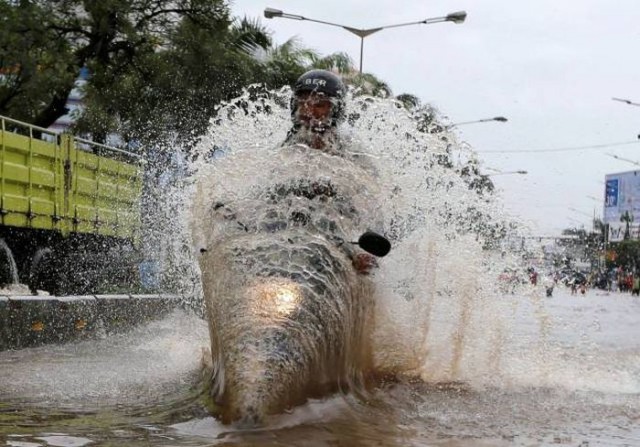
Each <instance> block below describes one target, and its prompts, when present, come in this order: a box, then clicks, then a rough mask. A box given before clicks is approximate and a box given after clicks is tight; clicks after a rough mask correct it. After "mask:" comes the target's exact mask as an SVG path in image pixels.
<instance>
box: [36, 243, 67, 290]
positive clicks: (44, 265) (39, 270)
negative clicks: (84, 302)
mask: <svg viewBox="0 0 640 447" xmlns="http://www.w3.org/2000/svg"><path fill="white" fill-rule="evenodd" d="M59 274H60V273H59V271H58V269H57V268H56V259H55V255H54V253H53V250H51V249H50V248H49V247H41V248H38V249H37V250H36V252H35V254H34V255H33V259H32V261H31V269H30V270H29V284H28V285H29V289H30V290H31V293H33V294H34V295H35V294H37V293H38V290H44V291H46V292H49V293H50V294H52V295H56V294H57V293H58V289H59V284H60V278H59Z"/></svg>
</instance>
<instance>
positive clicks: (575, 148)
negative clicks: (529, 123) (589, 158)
mask: <svg viewBox="0 0 640 447" xmlns="http://www.w3.org/2000/svg"><path fill="white" fill-rule="evenodd" d="M630 144H640V141H626V142H622V143H607V144H594V145H591V146H572V147H559V148H555V149H521V150H510V149H507V150H488V151H477V152H478V153H479V154H487V153H493V154H518V153H528V152H536V153H537V152H570V151H586V150H589V149H604V148H608V147H615V146H628V145H630Z"/></svg>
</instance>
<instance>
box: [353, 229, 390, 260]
mask: <svg viewBox="0 0 640 447" xmlns="http://www.w3.org/2000/svg"><path fill="white" fill-rule="evenodd" d="M352 244H358V246H359V247H360V248H362V249H363V250H364V251H366V252H367V253H371V254H372V255H374V256H377V257H379V258H382V257H383V256H386V255H387V254H389V251H391V242H389V239H387V238H386V237H384V236H383V235H381V234H378V233H374V232H373V231H367V232H365V233H363V234H362V236H360V238H359V239H358V242H352Z"/></svg>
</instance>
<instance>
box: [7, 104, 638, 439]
mask: <svg viewBox="0 0 640 447" xmlns="http://www.w3.org/2000/svg"><path fill="white" fill-rule="evenodd" d="M280 93H282V92H280ZM280 93H278V94H280ZM282 95H284V96H283V97H282V98H278V97H274V96H273V95H272V96H269V95H267V96H264V97H261V98H258V100H256V101H254V100H253V99H251V98H250V97H249V96H247V97H245V98H243V99H242V100H241V101H239V103H238V104H239V106H238V107H236V106H234V105H233V104H229V105H226V106H224V107H223V108H222V109H220V110H219V113H218V115H217V117H218V118H217V120H216V122H214V123H212V126H211V129H210V132H209V133H208V135H207V136H206V137H205V138H203V139H202V141H201V143H200V144H199V145H198V147H197V148H196V149H194V151H195V152H194V153H195V155H199V158H198V157H195V159H196V161H197V162H198V163H199V162H202V163H213V168H214V169H215V168H216V166H217V167H220V166H224V165H225V163H219V160H220V157H226V160H227V164H229V165H231V166H232V168H233V169H230V170H229V171H225V172H222V173H221V175H218V176H211V178H212V181H218V180H219V181H220V182H221V183H222V184H221V185H219V186H221V189H222V190H227V191H229V192H236V193H237V192H241V191H242V188H241V187H242V186H243V185H244V183H249V184H254V183H256V186H265V187H267V186H268V185H269V182H270V181H272V180H273V178H272V177H273V175H272V171H271V170H267V169H263V168H264V166H265V165H261V164H260V163H261V160H263V159H264V158H268V157H269V155H270V153H272V152H269V151H271V150H272V149H273V148H275V147H276V146H277V145H279V144H281V143H282V141H284V138H285V136H286V133H287V130H288V126H289V117H290V111H289V110H288V108H287V107H286V104H288V103H289V101H288V96H287V94H286V92H284V93H282ZM276 96H277V95H276ZM352 99H353V101H352V102H351V104H350V107H351V109H350V110H355V112H356V113H355V114H354V116H353V120H351V118H350V120H349V122H348V123H347V124H345V127H348V129H347V130H348V131H350V132H353V134H354V135H356V136H357V140H358V144H357V145H354V147H356V148H357V154H358V156H359V157H360V158H361V159H362V160H366V161H367V164H370V165H371V167H372V168H374V169H373V170H374V171H377V174H378V175H377V176H376V182H375V183H376V185H375V186H376V189H377V192H376V194H375V196H371V198H372V199H374V200H373V203H374V204H375V206H374V207H366V206H365V207H363V210H365V211H367V214H366V215H369V216H370V222H363V223H362V228H361V227H358V228H357V230H358V231H360V232H361V231H365V230H366V228H365V225H366V224H368V223H372V222H373V221H374V220H379V221H380V222H381V227H382V228H385V229H388V231H389V234H387V235H388V236H390V238H391V239H392V241H393V250H392V251H391V253H390V254H389V255H388V256H386V257H385V258H384V259H383V260H382V261H381V262H380V266H379V268H378V269H376V271H375V274H374V275H373V276H372V277H371V279H372V281H373V282H374V283H375V300H373V302H374V303H375V305H373V307H374V309H372V311H373V312H374V320H373V321H374V322H375V324H373V325H372V326H373V327H372V331H371V334H370V335H371V345H372V352H373V356H374V358H373V363H374V365H375V367H380V370H383V371H389V370H393V371H396V372H398V371H399V372H401V373H402V374H401V376H397V377H396V380H389V381H388V382H386V383H380V384H379V386H378V387H376V388H374V389H371V390H369V391H368V392H367V393H365V394H359V395H358V396H355V395H346V396H345V395H333V396H327V397H326V398H325V399H323V400H314V401H309V402H307V403H306V404H305V405H302V406H299V407H296V408H295V409H293V410H292V411H290V412H287V413H284V414H280V415H277V416H271V417H268V418H267V419H266V421H265V423H264V424H263V425H262V426H261V428H259V429H254V430H241V429H239V428H237V427H234V426H225V425H222V424H221V423H220V422H218V421H217V420H216V419H215V418H213V417H212V416H210V413H209V411H208V410H207V407H206V406H205V405H206V399H205V398H204V396H203V392H202V390H203V389H204V388H205V381H204V380H203V371H204V366H203V364H204V363H205V360H206V358H207V356H208V357H209V359H210V358H211V354H210V353H208V349H209V336H208V333H209V332H208V328H207V323H206V322H205V321H203V320H201V319H200V318H198V317H197V316H195V315H193V314H191V313H189V312H187V311H176V312H175V313H174V314H172V315H170V316H168V317H167V318H165V319H163V320H161V321H156V322H152V323H150V324H148V325H146V326H140V327H138V328H136V329H134V330H133V331H132V332H129V333H126V334H121V335H118V336H110V337H107V338H103V339H97V340H89V341H83V342H79V343H73V344H68V345H63V346H44V347H39V348H33V349H25V350H20V351H5V352H1V353H0V440H1V441H4V442H5V444H6V445H10V446H14V447H36V446H63V447H70V446H88V445H107V446H109V445H118V446H122V445H126V446H135V445H141V446H142V445H160V446H210V445H245V446H248V445H272V446H289V445H293V446H295V445H299V446H314V445H316V446H358V445H360V446H412V445H413V446H447V447H470V446H474V447H475V446H551V445H571V446H587V445H588V446H596V445H598V446H599V445H601V446H624V445H627V446H633V445H640V325H638V324H637V315H638V314H639V313H640V299H638V298H632V297H630V296H628V295H622V294H615V293H614V294H604V293H602V292H596V291H589V292H588V293H587V295H585V296H581V295H578V296H571V295H570V294H569V293H568V292H567V291H566V290H564V289H563V288H559V289H558V290H557V291H556V292H555V293H554V296H553V297H552V298H546V297H545V296H544V290H543V288H542V287H538V288H533V287H529V286H527V285H520V286H517V287H515V289H514V291H513V292H514V293H508V291H500V287H498V286H497V284H499V282H498V277H499V276H500V274H501V273H503V272H504V271H506V270H507V269H508V268H512V269H514V268H515V269H516V270H520V269H522V260H523V257H522V253H520V252H518V251H517V250H514V249H513V247H512V246H510V243H512V242H514V241H515V242H517V243H518V245H520V244H519V242H520V241H521V239H519V237H520V236H519V234H518V231H520V230H519V229H518V228H519V226H518V225H515V224H514V222H513V220H512V219H510V218H508V216H505V215H504V213H502V212H501V207H500V204H499V195H498V194H495V195H487V194H486V191H483V190H482V188H480V189H478V188H475V187H473V185H474V184H476V183H474V181H475V180H478V179H474V178H473V176H468V175H467V176H463V175H462V172H463V171H464V170H465V169H466V168H469V169H466V171H464V172H467V171H469V172H474V171H473V169H471V168H474V169H475V168H478V165H477V161H474V160H475V158H474V154H473V151H471V150H470V148H468V147H467V146H466V145H464V144H461V143H459V142H457V140H456V138H455V135H452V134H449V133H447V132H439V133H438V132H435V133H431V132H418V131H417V130H416V121H415V119H414V118H412V117H411V116H409V115H408V113H407V111H406V110H405V109H404V108H403V107H401V106H398V104H397V103H395V102H393V101H391V100H384V99H379V98H368V97H358V98H352ZM234 107H235V109H234ZM220 153H222V155H219V154H220ZM243 154H244V155H250V156H245V157H244V158H243V157H242V155H243ZM198 160H199V161H198ZM216 163H218V164H217V165H216ZM283 165H284V168H283V169H285V168H286V167H287V166H288V165H286V164H283ZM335 165H336V166H337V167H339V168H340V169H342V168H343V167H344V166H343V165H346V164H345V163H336V164H335ZM159 168H160V169H166V167H163V166H160V167H159ZM201 168H202V167H201V166H198V165H197V163H195V164H193V165H190V166H189V171H190V172H191V171H193V172H197V171H198V170H199V169H201ZM278 169H280V168H278ZM476 170H477V169H476ZM203 172H204V171H203ZM353 172H354V173H355V171H353ZM285 174H286V172H285ZM233 179H236V180H238V181H239V183H238V184H234V183H233V182H232V181H231V180H233ZM356 180H357V179H356ZM175 181H176V184H175V185H174V186H175V187H174V186H171V185H169V186H167V187H166V188H165V189H159V190H158V195H159V196H160V197H161V198H162V201H160V202H158V203H159V205H158V206H157V207H156V208H157V210H158V213H157V216H151V217H153V219H150V220H151V221H153V222H154V225H155V226H154V227H153V229H154V231H157V234H155V235H154V237H155V238H156V239H154V240H151V241H147V245H149V247H151V248H154V249H156V250H157V251H158V252H157V253H155V254H154V256H153V258H154V259H156V258H160V259H162V260H163V261H164V262H165V264H164V271H165V272H166V275H167V276H169V277H171V278H172V279H173V280H174V281H176V283H175V286H176V287H179V288H180V287H184V288H183V289H182V291H183V296H186V295H188V292H189V288H191V289H190V290H191V292H192V293H191V296H193V297H194V300H193V302H191V304H192V305H193V307H194V308H197V307H198V306H199V305H201V304H202V299H201V298H202V293H201V292H202V291H201V290H199V289H198V288H199V286H200V285H202V284H203V281H202V280H201V279H202V278H205V279H206V275H204V276H201V275H200V274H201V273H202V272H199V271H198V269H197V267H196V266H197V263H196V262H195V257H196V256H197V253H198V250H197V248H198V247H215V244H209V243H207V239H206V238H205V239H204V240H198V239H190V237H189V234H190V232H189V230H188V228H189V227H190V226H191V225H193V223H194V222H193V218H192V216H190V212H189V207H190V203H191V200H192V199H193V195H194V189H193V188H192V187H191V186H192V185H190V184H189V183H188V181H186V182H184V183H181V180H175ZM225 182H226V183H225ZM169 183H170V182H169ZM332 183H334V184H339V183H338V182H332ZM349 184H351V182H349ZM353 185H354V186H357V183H353ZM358 191H360V188H358ZM190 195H191V196H190ZM354 195H355V194H354ZM196 198H200V199H203V200H205V201H206V200H209V201H211V200H212V199H214V198H215V199H216V200H217V199H218V197H214V198H212V197H211V196H209V195H207V194H201V195H200V196H198V195H196ZM453 198H455V200H454V199H453ZM221 200H222V202H224V201H225V198H224V197H222V198H221ZM209 204H211V203H209ZM196 208H197V207H196ZM359 211H362V210H359ZM256 214H257V213H256ZM207 222H208V221H206V216H205V217H204V219H201V221H200V224H205V227H206V223H207ZM195 223H196V224H197V223H198V221H196V222H195ZM207 228H208V227H207ZM516 229H518V230H517V231H516ZM354 231H355V230H354ZM248 234H249V235H251V234H252V233H251V232H248ZM357 235H358V234H357V233H355V234H351V235H347V236H350V237H354V239H351V240H355V239H357ZM209 242H211V241H209ZM201 243H203V244H204V245H196V246H195V247H193V245H194V244H201ZM194 248H195V250H194ZM204 273H206V271H205V272H204ZM226 341H227V342H229V343H230V344H233V340H232V339H230V340H226ZM245 366H246V365H245ZM259 374H260V371H259V370H258V371H255V375H256V376H258V375H259Z"/></svg>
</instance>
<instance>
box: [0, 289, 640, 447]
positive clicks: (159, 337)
mask: <svg viewBox="0 0 640 447" xmlns="http://www.w3.org/2000/svg"><path fill="white" fill-rule="evenodd" d="M496 299H509V300H513V302H514V303H515V304H514V307H513V313H512V315H511V318H512V319H513V321H514V323H515V324H514V325H513V328H514V329H513V331H512V333H511V334H510V335H509V336H508V337H504V338H503V339H502V343H503V348H504V349H501V356H500V360H499V361H497V362H495V363H494V365H496V366H495V368H496V369H495V370H494V371H493V375H494V376H495V377H496V378H498V380H494V381H491V380H489V378H487V377H486V373H485V372H484V371H480V370H478V371H477V375H478V376H482V377H474V372H473V371H466V372H465V374H464V375H465V376H466V377H465V378H464V379H461V380H458V381H448V382H424V381H420V380H414V381H411V382H405V383H387V384H383V385H381V387H380V388H379V389H377V390H373V391H372V392H371V394H370V395H369V396H367V397H366V399H364V400H363V399H357V398H355V397H353V396H333V397H331V398H329V399H326V400H324V401H312V402H309V403H308V404H306V405H305V406H302V407H299V408H297V409H296V410H295V411H293V412H292V413H290V414H284V415H281V416H277V417H272V418H271V419H270V420H269V421H268V423H267V425H266V427H264V428H262V429H259V430H253V431H242V430H236V429H234V428H232V427H228V426H223V425H221V424H220V423H218V422H217V421H216V420H215V419H214V418H212V417H210V416H209V415H208V413H207V411H206V409H205V407H204V405H203V403H202V399H201V398H200V389H201V387H200V383H201V378H200V372H201V360H200V359H201V358H202V349H203V348H206V347H207V346H208V339H207V328H206V324H205V323H204V322H203V321H201V320H199V319H198V318H197V317H195V316H192V315H190V314H187V313H184V312H176V313H175V314H173V315H171V316H170V317H168V318H166V319H165V320H162V321H159V322H154V323H151V324H150V325H148V326H146V327H141V328H138V329H136V330H135V331H134V332H131V333H129V334H125V335H122V336H117V337H109V338H105V339H102V340H93V341H86V342H81V343H76V344H69V345H64V346H48V347H39V348H35V349H25V350H21V351H13V352H12V351H7V352H2V353H0V441H1V442H3V443H4V444H3V445H9V446H24V447H31V446H34V447H35V446H67V447H69V446H85V445H87V446H88V445H127V446H130V445H161V446H208V445H274V446H275V445H277V446H282V445H305V446H307V445H312V446H313V445H318V446H325V445H331V446H335V445H344V446H347V445H348V446H351V445H363V446H369V445H379V446H394V445H397V446H406V445H414V446H429V445H431V446H447V447H461V446H465V447H466V446H555V445H571V446H637V445H640V325H638V324H637V315H638V314H639V313H640V300H638V299H637V298H635V299H632V298H631V297H630V296H628V295H622V294H610V295H607V294H604V293H602V292H596V291H589V292H588V293H587V295H586V296H571V295H570V294H569V293H568V292H566V291H564V290H557V291H556V293H555V294H554V297H553V298H550V299H548V298H543V297H542V290H532V291H530V292H528V293H527V294H526V296H515V297H514V296H508V297H502V296H500V297H498V296H496ZM487 324H491V322H490V321H487ZM462 361H463V362H464V356H463V358H462ZM434 373H437V371H435V372H434ZM437 375H438V374H434V376H437ZM477 379H482V380H477Z"/></svg>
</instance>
